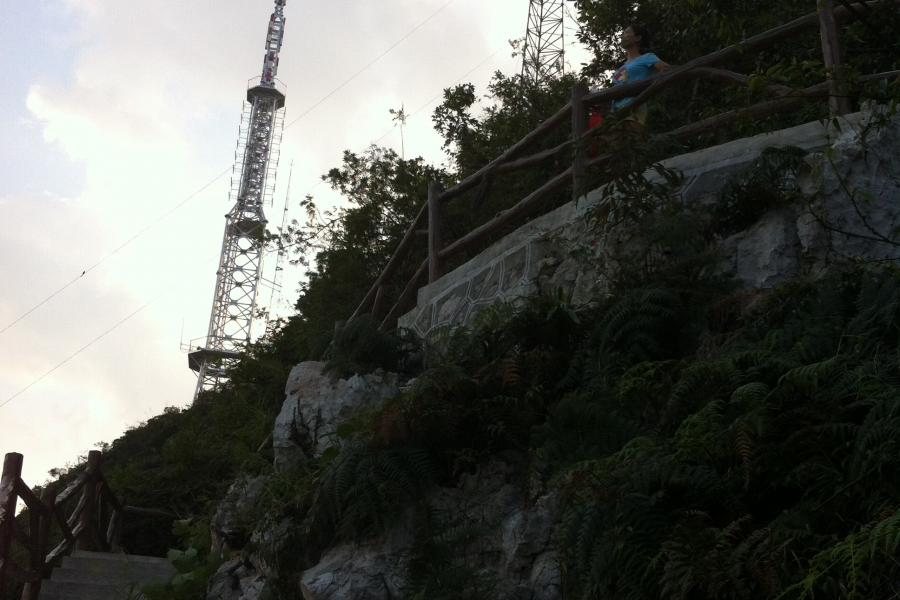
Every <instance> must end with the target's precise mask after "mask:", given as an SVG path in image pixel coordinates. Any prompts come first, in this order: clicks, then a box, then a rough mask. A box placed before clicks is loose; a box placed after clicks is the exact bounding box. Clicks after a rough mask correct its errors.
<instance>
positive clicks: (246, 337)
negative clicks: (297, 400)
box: [188, 0, 285, 399]
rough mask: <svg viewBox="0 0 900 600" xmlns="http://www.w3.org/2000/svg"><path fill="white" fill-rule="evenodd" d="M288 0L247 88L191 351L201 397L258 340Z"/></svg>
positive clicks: (280, 1)
mask: <svg viewBox="0 0 900 600" xmlns="http://www.w3.org/2000/svg"><path fill="white" fill-rule="evenodd" d="M284 4H285V0H276V2H275V12H274V13H273V14H272V17H271V19H270V21H269V33H268V36H267V37H266V54H265V57H264V59H263V72H262V77H261V78H260V81H259V84H258V85H256V86H254V87H251V88H250V89H249V90H247V101H246V103H245V104H244V112H243V115H242V118H241V126H240V129H239V133H238V144H237V151H236V152H235V167H234V174H235V175H234V177H233V178H232V189H231V193H230V195H229V198H230V200H231V201H233V202H234V207H233V208H232V209H231V211H230V212H229V213H228V214H227V215H225V235H224V236H223V239H222V254H221V257H220V259H219V269H218V270H217V271H216V291H215V295H214V296H213V306H212V314H211V315H210V319H209V330H208V333H207V337H206V343H205V345H204V346H201V347H199V348H197V349H196V350H195V351H194V352H191V353H190V354H189V355H188V363H189V365H190V367H191V369H192V370H194V371H196V372H197V388H196V391H195V393H194V398H195V399H196V397H197V395H198V394H199V393H200V392H202V391H204V390H212V389H217V388H218V387H220V386H221V385H222V384H223V383H224V382H225V381H226V378H227V377H226V373H227V369H228V367H230V366H233V365H234V364H236V363H237V362H238V361H239V360H240V357H241V353H242V352H243V351H244V350H245V349H246V347H247V345H248V344H249V343H250V341H251V335H252V329H253V321H254V317H255V312H256V300H257V296H258V294H259V288H260V283H261V280H262V274H263V257H264V254H265V232H266V223H267V222H268V221H267V220H266V216H265V212H264V206H266V205H269V206H271V204H272V196H273V194H274V191H275V172H276V169H277V167H278V158H279V145H280V143H281V131H282V129H283V126H284V100H285V96H284V93H283V92H282V91H280V90H278V89H277V87H276V79H275V75H276V74H277V72H278V53H279V51H280V50H281V42H282V39H283V37H284V24H285V18H284Z"/></svg>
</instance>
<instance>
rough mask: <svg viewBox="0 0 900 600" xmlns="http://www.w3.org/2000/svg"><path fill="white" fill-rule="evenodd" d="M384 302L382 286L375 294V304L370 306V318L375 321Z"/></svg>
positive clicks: (382, 285)
mask: <svg viewBox="0 0 900 600" xmlns="http://www.w3.org/2000/svg"><path fill="white" fill-rule="evenodd" d="M382 302H384V284H383V283H382V284H381V285H379V286H378V291H377V292H375V304H373V305H372V317H374V318H375V319H376V320H377V319H378V314H379V313H380V312H381V304H382Z"/></svg>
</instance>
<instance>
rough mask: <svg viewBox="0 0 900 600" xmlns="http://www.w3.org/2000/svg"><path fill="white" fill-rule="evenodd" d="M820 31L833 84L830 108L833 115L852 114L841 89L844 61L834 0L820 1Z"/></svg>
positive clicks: (826, 64) (847, 99)
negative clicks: (841, 69) (841, 71)
mask: <svg viewBox="0 0 900 600" xmlns="http://www.w3.org/2000/svg"><path fill="white" fill-rule="evenodd" d="M819 29H820V31H821V34H822V54H823V55H824V56H825V67H826V68H827V69H828V70H829V72H828V80H829V82H830V84H831V86H830V90H829V96H828V106H829V107H830V108H831V114H832V115H834V116H840V115H846V114H849V113H850V110H851V107H850V98H848V97H847V95H846V93H845V92H844V91H843V90H842V89H841V87H842V86H841V81H840V75H841V73H840V67H841V66H842V65H843V64H844V61H843V59H842V57H841V41H840V36H839V35H838V28H837V22H836V21H835V18H834V0H819Z"/></svg>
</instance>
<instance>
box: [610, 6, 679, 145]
mask: <svg viewBox="0 0 900 600" xmlns="http://www.w3.org/2000/svg"><path fill="white" fill-rule="evenodd" d="M619 45H620V46H621V48H622V50H624V51H625V55H626V60H625V64H623V65H622V66H621V67H619V68H618V69H617V70H616V73H615V75H613V85H625V84H626V83H633V82H635V81H640V80H641V79H646V78H648V77H650V76H651V75H655V74H656V73H659V72H660V71H662V70H663V69H665V68H666V67H667V66H668V65H667V64H666V63H664V62H663V61H661V60H659V57H658V56H656V55H655V54H654V53H652V52H650V32H649V31H647V28H646V27H643V26H641V25H637V24H632V25H629V26H628V27H626V28H625V31H623V32H622V37H621V38H620V39H619ZM632 100H634V98H633V97H631V98H621V99H619V100H614V101H613V103H612V109H611V111H610V112H616V110H618V109H620V108H621V107H623V106H625V105H626V104H628V103H629V102H631V101H632ZM630 112H631V114H629V115H627V116H626V117H625V120H626V121H631V123H629V125H631V126H632V129H633V131H634V132H635V134H637V135H638V136H640V135H643V133H644V125H645V124H646V123H647V107H646V106H636V107H633V108H632V109H631V111H630Z"/></svg>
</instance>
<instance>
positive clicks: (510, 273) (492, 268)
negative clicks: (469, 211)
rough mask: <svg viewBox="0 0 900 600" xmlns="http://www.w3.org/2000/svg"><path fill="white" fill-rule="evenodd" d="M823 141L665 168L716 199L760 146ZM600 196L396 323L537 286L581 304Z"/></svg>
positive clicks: (460, 318)
mask: <svg viewBox="0 0 900 600" xmlns="http://www.w3.org/2000/svg"><path fill="white" fill-rule="evenodd" d="M859 119H860V115H859V114H855V115H850V116H848V117H846V122H845V124H844V127H845V128H847V127H850V128H852V127H854V126H856V125H857V123H858V122H859ZM828 138H829V134H828V130H827V129H826V127H825V126H823V125H822V124H821V123H819V122H815V123H807V124H805V125H800V126H798V127H794V128H791V129H784V130H781V131H777V132H773V133H768V134H762V135H758V136H755V137H752V138H746V139H741V140H736V141H734V142H729V143H727V144H723V145H721V146H716V147H713V148H707V149H705V150H700V151H697V152H692V153H690V154H684V155H681V156H676V157H673V158H670V159H668V160H666V161H664V162H663V165H664V166H665V167H667V168H669V169H674V170H677V171H680V172H681V173H682V174H683V176H684V183H683V185H682V188H681V190H680V191H679V195H681V196H682V198H683V199H684V200H685V201H687V202H702V201H704V200H705V199H709V198H710V197H714V196H715V195H716V193H717V192H718V190H719V189H721V187H722V185H723V184H724V183H725V182H726V181H727V179H728V178H729V177H730V176H731V175H732V174H734V173H735V172H737V171H739V170H740V169H741V168H743V167H744V166H745V165H746V164H748V163H749V162H751V161H753V160H754V159H756V158H757V157H758V156H759V154H760V153H761V152H762V151H763V150H764V149H766V148H770V147H784V146H797V147H799V148H803V149H804V150H807V151H815V150H821V149H823V148H825V147H826V146H828ZM654 174H655V173H654ZM648 177H650V178H652V176H650V175H648ZM601 198H602V194H601V191H600V190H594V191H592V192H590V193H589V194H587V195H586V196H585V197H582V198H580V199H579V200H578V201H577V202H570V203H569V204H566V205H565V206H562V207H560V208H558V209H556V210H554V211H553V212H550V213H548V214H546V215H543V216H541V217H538V218H536V219H534V220H532V221H529V222H528V223H526V224H525V225H523V226H522V227H520V228H519V229H517V230H516V231H514V232H513V233H511V234H509V235H508V236H506V237H505V238H503V239H502V240H500V241H498V242H497V243H495V244H494V245H492V246H491V247H490V248H488V249H487V250H485V251H484V252H482V253H481V254H479V255H478V256H476V257H475V258H473V259H472V260H470V261H469V262H467V263H466V264H464V265H462V266H460V267H459V268H457V269H455V270H454V271H452V272H450V273H447V274H446V275H444V276H443V277H441V278H440V279H438V280H437V281H435V282H434V283H431V284H429V285H426V286H424V287H422V288H421V289H419V294H418V301H417V304H416V308H415V309H414V310H412V311H410V312H409V313H407V314H405V315H403V316H402V317H400V319H399V323H398V324H399V326H400V327H406V328H409V329H413V330H415V331H416V332H417V333H418V334H419V335H421V336H423V337H424V336H425V335H427V334H428V333H429V332H430V331H431V330H433V329H435V328H437V327H442V326H451V327H452V326H456V325H470V324H471V323H472V321H473V320H474V318H475V315H476V314H477V313H478V312H479V311H481V310H482V309H484V308H485V307H487V306H490V305H492V304H496V303H499V302H505V301H510V300H515V299H517V298H523V297H526V296H528V295H531V294H533V293H535V292H536V291H537V290H539V289H543V290H549V289H554V288H559V289H562V290H563V291H564V292H566V293H571V294H572V301H573V303H574V304H576V305H580V304H584V303H585V302H587V301H588V300H589V294H590V291H591V289H592V288H593V287H594V286H593V284H594V283H595V282H596V280H597V277H598V274H597V272H596V271H594V270H591V269H590V268H586V267H585V263H584V262H583V261H580V260H578V258H577V255H578V254H579V252H580V253H584V252H587V253H591V252H595V251H596V249H597V248H598V245H599V244H601V243H602V240H600V239H599V238H598V235H597V233H596V232H594V231H591V230H590V229H589V228H588V227H587V224H586V219H585V215H586V214H587V212H588V211H589V210H590V209H591V208H592V207H593V206H595V205H596V204H597V203H598V202H599V201H600V199H601Z"/></svg>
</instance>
